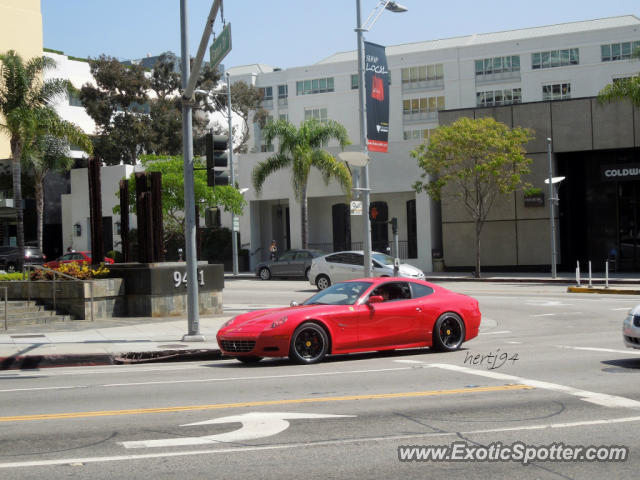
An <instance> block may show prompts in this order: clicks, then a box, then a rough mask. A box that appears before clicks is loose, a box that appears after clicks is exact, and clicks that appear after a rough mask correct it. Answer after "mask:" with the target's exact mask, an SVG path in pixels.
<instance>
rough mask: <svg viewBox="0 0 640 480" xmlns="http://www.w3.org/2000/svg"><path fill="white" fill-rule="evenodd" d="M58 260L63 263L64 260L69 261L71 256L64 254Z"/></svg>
mask: <svg viewBox="0 0 640 480" xmlns="http://www.w3.org/2000/svg"><path fill="white" fill-rule="evenodd" d="M60 260H62V261H64V260H71V254H70V253H65V254H64V255H62V256H61V257H60Z"/></svg>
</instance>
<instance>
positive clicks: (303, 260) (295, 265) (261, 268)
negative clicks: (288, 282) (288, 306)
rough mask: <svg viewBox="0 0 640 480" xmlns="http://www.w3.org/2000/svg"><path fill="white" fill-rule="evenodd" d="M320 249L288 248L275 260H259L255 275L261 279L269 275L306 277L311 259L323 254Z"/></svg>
mask: <svg viewBox="0 0 640 480" xmlns="http://www.w3.org/2000/svg"><path fill="white" fill-rule="evenodd" d="M325 254H326V252H323V251H321V250H288V251H286V252H284V253H283V254H282V255H280V256H279V257H278V258H277V259H276V260H268V261H265V262H260V263H259V264H258V265H256V275H257V276H258V277H260V278H261V279H262V280H269V279H270V278H271V277H303V278H305V279H308V278H309V277H308V275H309V267H310V266H311V260H313V259H314V258H316V257H320V256H322V255H325Z"/></svg>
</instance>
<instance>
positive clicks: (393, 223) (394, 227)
mask: <svg viewBox="0 0 640 480" xmlns="http://www.w3.org/2000/svg"><path fill="white" fill-rule="evenodd" d="M389 223H390V224H391V233H393V234H394V235H396V234H397V233H398V219H397V218H396V217H392V218H391V220H389Z"/></svg>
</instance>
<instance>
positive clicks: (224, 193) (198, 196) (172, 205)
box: [113, 155, 246, 243]
mask: <svg viewBox="0 0 640 480" xmlns="http://www.w3.org/2000/svg"><path fill="white" fill-rule="evenodd" d="M140 161H141V163H142V165H143V166H144V169H145V171H147V172H160V173H162V220H163V224H164V225H163V226H164V233H165V243H166V242H170V241H172V240H174V239H175V238H176V237H181V236H182V235H183V232H184V214H183V212H184V169H183V161H182V156H179V155H176V156H158V155H142V156H141V157H140ZM195 166H196V167H198V168H204V167H205V166H206V165H205V164H201V165H195ZM193 177H194V179H193V180H194V193H195V201H196V204H197V205H199V208H200V212H201V213H204V209H205V208H213V207H218V206H220V207H222V208H224V210H225V211H231V212H233V213H235V214H236V215H242V212H243V210H244V207H245V205H246V201H245V199H244V197H243V196H242V194H241V193H240V192H238V190H236V189H235V188H233V187H231V186H224V187H215V189H214V188H211V187H209V186H208V185H207V172H206V171H205V170H195V171H194V172H193ZM128 181H129V206H130V211H131V212H133V213H135V211H136V200H135V195H136V190H135V177H134V175H131V176H130V177H129V180H128ZM116 195H119V192H116ZM113 212H114V213H116V214H119V213H120V206H119V205H117V206H115V207H114V208H113Z"/></svg>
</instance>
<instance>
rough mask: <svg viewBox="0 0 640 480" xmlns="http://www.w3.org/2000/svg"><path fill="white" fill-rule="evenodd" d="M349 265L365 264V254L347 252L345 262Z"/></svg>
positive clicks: (361, 265)
mask: <svg viewBox="0 0 640 480" xmlns="http://www.w3.org/2000/svg"><path fill="white" fill-rule="evenodd" d="M344 263H346V264H349V265H358V266H360V267H363V266H364V255H360V254H359V253H345V262H344Z"/></svg>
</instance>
